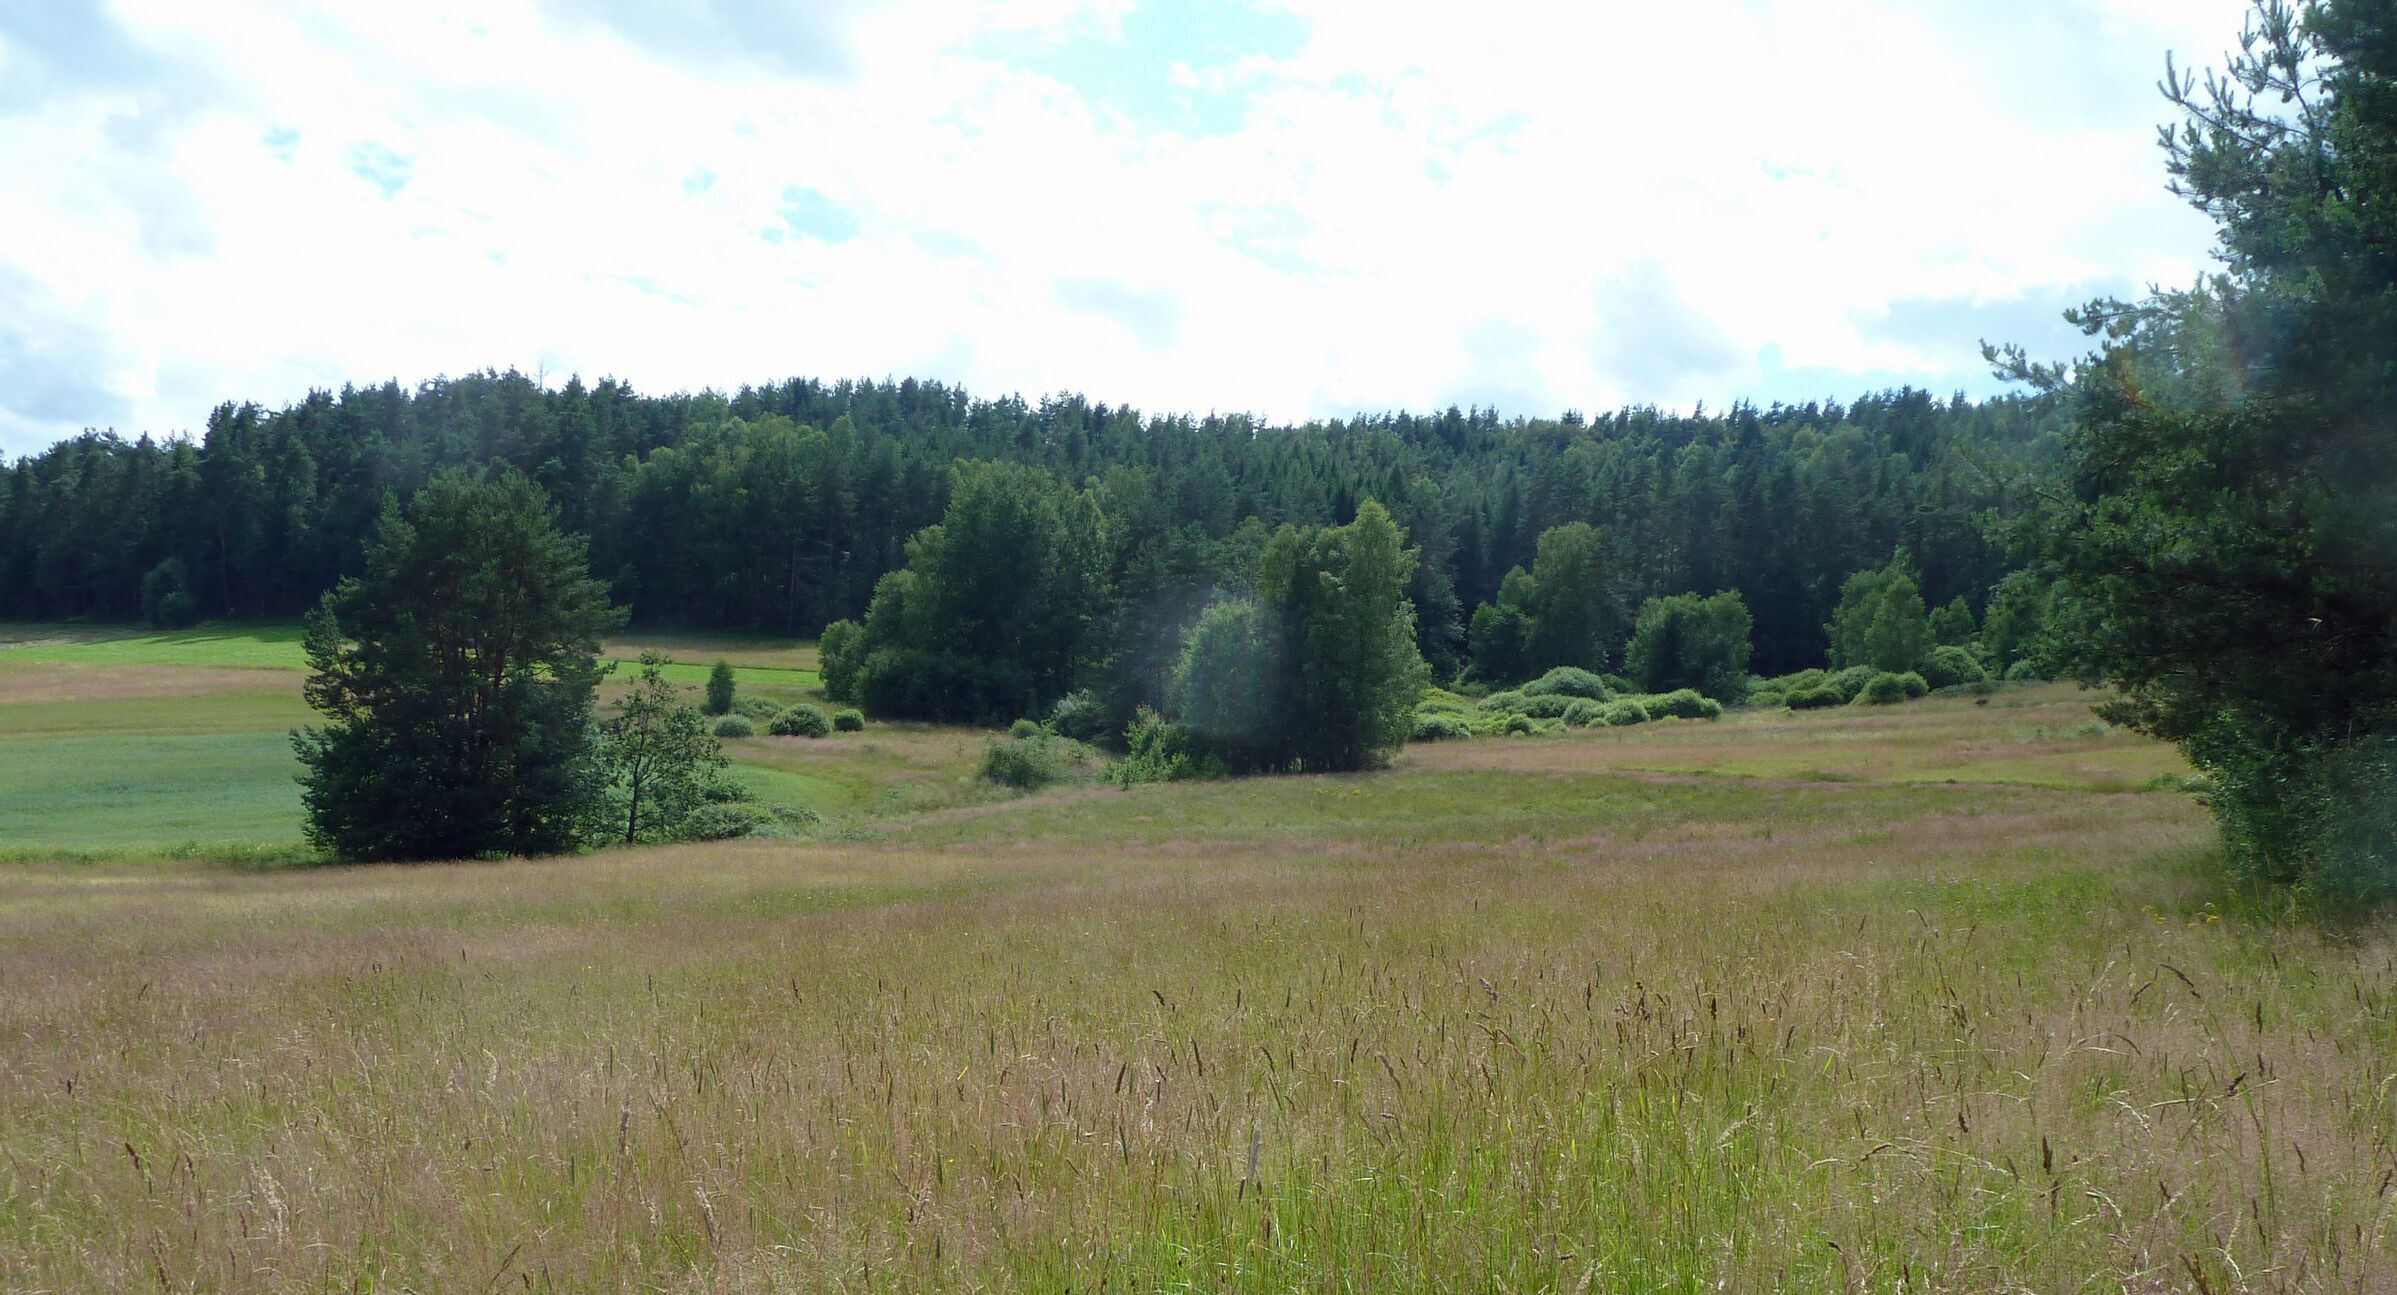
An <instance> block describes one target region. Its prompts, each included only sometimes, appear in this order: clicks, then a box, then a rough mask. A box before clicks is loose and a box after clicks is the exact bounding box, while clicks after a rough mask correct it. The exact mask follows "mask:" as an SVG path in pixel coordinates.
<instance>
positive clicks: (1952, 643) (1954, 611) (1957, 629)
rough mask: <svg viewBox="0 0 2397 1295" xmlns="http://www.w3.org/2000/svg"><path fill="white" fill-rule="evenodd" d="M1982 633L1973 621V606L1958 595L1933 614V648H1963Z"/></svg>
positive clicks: (1962, 596)
mask: <svg viewBox="0 0 2397 1295" xmlns="http://www.w3.org/2000/svg"><path fill="white" fill-rule="evenodd" d="M1980 632H1981V626H1980V624H1979V623H1978V622H1976V621H1975V620H1974V619H1973V609H1972V604H1970V603H1968V602H1966V601H1964V595H1962V594H1958V595H1956V596H1955V597H1954V598H1951V599H1949V600H1948V602H1947V604H1946V605H1945V606H1942V607H1937V608H1934V609H1932V612H1931V645H1932V646H1933V647H1963V646H1965V645H1966V644H1968V643H1970V642H1972V641H1973V638H1974V637H1975V636H1976V635H1978V634H1979V633H1980Z"/></svg>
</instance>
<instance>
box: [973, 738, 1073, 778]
mask: <svg viewBox="0 0 2397 1295" xmlns="http://www.w3.org/2000/svg"><path fill="white" fill-rule="evenodd" d="M1059 779H1064V760H1059V758H1057V743H1055V741H1050V739H1047V736H1038V739H1000V741H992V743H990V751H985V753H983V782H997V784H1000V787H1014V789H1016V791H1038V789H1043V787H1047V784H1052V782H1059Z"/></svg>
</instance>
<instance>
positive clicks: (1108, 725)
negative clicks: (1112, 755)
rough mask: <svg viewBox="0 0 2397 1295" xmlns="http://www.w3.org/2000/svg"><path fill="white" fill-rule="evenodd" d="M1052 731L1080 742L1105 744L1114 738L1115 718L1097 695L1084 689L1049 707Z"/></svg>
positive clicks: (1060, 699) (1069, 694) (1064, 697)
mask: <svg viewBox="0 0 2397 1295" xmlns="http://www.w3.org/2000/svg"><path fill="white" fill-rule="evenodd" d="M1049 727H1050V728H1051V729H1053V730H1055V731H1056V732H1057V733H1058V734H1059V735H1060V736H1063V737H1070V738H1072V739H1073V740H1075V741H1077V742H1104V741H1106V740H1107V739H1108V738H1110V737H1113V736H1114V735H1115V714H1114V712H1113V711H1111V710H1109V709H1108V707H1107V703H1105V702H1103V701H1101V700H1099V695H1098V694H1097V693H1094V692H1092V691H1090V690H1089V689H1087V688H1084V689H1082V690H1080V691H1077V692H1069V693H1067V694H1066V695H1064V696H1063V697H1060V698H1058V699H1057V704H1056V705H1054V706H1051V707H1049Z"/></svg>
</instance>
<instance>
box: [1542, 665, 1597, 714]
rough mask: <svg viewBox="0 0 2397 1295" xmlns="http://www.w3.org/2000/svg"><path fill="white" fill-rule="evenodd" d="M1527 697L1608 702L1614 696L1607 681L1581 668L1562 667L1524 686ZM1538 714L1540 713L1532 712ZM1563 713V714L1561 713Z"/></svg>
mask: <svg viewBox="0 0 2397 1295" xmlns="http://www.w3.org/2000/svg"><path fill="white" fill-rule="evenodd" d="M1523 695H1524V696H1526V697H1557V696H1562V697H1581V698H1586V699H1587V700H1590V701H1606V700H1608V699H1609V698H1611V697H1613V696H1614V692H1613V690H1611V689H1609V688H1608V687H1607V686H1606V681H1605V680H1603V679H1601V678H1599V677H1598V676H1597V675H1596V674H1594V673H1592V672H1590V671H1588V670H1584V669H1582V668H1581V667H1579V666H1570V665H1560V666H1558V667H1557V668H1555V669H1554V670H1551V671H1549V672H1548V673H1546V674H1544V675H1541V676H1540V677H1539V678H1537V679H1534V680H1532V681H1531V682H1530V683H1527V684H1525V685H1523ZM1530 713H1533V714H1537V713H1538V712H1530ZM1560 713H1561V712H1560Z"/></svg>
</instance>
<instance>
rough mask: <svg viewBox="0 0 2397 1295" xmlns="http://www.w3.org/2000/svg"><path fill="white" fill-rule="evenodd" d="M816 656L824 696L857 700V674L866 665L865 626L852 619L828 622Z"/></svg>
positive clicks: (818, 641) (838, 699)
mask: <svg viewBox="0 0 2397 1295" xmlns="http://www.w3.org/2000/svg"><path fill="white" fill-rule="evenodd" d="M816 655H817V659H818V661H819V662H820V663H821V665H822V669H823V671H824V696H825V697H826V698H827V699H828V700H831V701H854V700H856V699H857V675H858V672H859V671H861V670H863V669H864V668H865V664H866V660H865V658H866V627H865V626H863V625H860V624H858V623H857V622H856V621H852V620H837V621H834V622H832V623H831V624H829V625H826V626H825V627H824V632H823V634H822V635H820V636H818V638H817V640H816Z"/></svg>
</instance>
